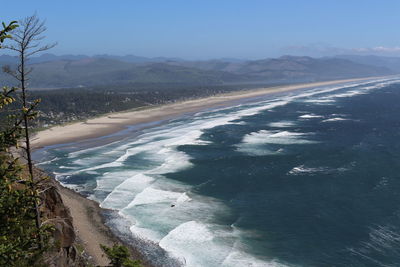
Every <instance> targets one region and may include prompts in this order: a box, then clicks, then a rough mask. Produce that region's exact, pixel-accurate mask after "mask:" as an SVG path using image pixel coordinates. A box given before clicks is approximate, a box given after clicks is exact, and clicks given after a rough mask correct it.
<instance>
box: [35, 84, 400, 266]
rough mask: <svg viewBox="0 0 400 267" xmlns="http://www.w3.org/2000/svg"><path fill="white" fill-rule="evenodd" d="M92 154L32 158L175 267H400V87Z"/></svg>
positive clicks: (203, 120)
mask: <svg viewBox="0 0 400 267" xmlns="http://www.w3.org/2000/svg"><path fill="white" fill-rule="evenodd" d="M100 141H101V140H99V141H98V142H97V141H96V142H94V143H93V142H92V143H91V144H90V145H87V144H86V145H85V142H81V143H78V144H67V145H63V146H55V147H49V148H45V149H42V150H39V151H37V152H36V153H35V158H36V160H37V161H38V163H39V165H40V166H41V167H42V168H44V169H45V170H47V171H50V172H53V173H54V174H55V176H56V178H57V179H58V180H59V181H60V182H61V183H62V184H63V185H65V186H67V187H70V188H73V189H75V190H77V191H78V192H81V193H82V194H84V195H86V196H88V197H89V198H91V199H94V200H96V201H98V202H99V203H100V206H101V207H104V208H107V209H112V210H115V211H116V212H117V213H118V218H119V220H121V222H123V224H124V225H128V227H129V234H130V235H132V237H133V238H134V239H136V240H141V241H142V242H145V243H148V244H157V245H159V246H160V247H161V248H162V249H163V250H165V251H166V253H167V255H168V257H171V258H173V259H175V263H178V262H179V264H181V265H185V266H207V267H212V266H399V265H400V79H396V78H391V79H380V80H373V81H368V82H360V83H349V84H343V85H335V86H327V87H317V88H310V89H307V90H301V91H295V92H290V93H285V94H275V95H272V96H271V95H270V96H267V97H265V98H258V99H253V101H252V102H248V103H243V104H241V105H236V106H233V107H228V108H222V109H217V110H207V111H203V112H200V113H196V114H192V115H188V116H183V117H181V118H177V119H174V120H171V121H168V122H164V123H162V124H160V125H158V126H154V127H151V128H146V129H144V130H140V131H132V132H131V133H128V134H125V135H123V136H121V137H120V138H119V139H118V138H117V139H115V138H114V139H113V141H112V142H111V141H110V142H104V141H103V142H100ZM113 220H114V222H115V218H114V219H113ZM118 225H119V224H118V223H113V224H111V226H112V227H116V228H118ZM142 249H143V250H146V246H143V247H142ZM144 253H146V251H144ZM165 265H167V264H165ZM169 265H174V264H171V263H169Z"/></svg>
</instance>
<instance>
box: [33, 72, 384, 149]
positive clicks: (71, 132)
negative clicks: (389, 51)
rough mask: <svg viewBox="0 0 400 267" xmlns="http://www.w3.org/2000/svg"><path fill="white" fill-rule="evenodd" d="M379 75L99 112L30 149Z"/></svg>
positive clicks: (53, 131)
mask: <svg viewBox="0 0 400 267" xmlns="http://www.w3.org/2000/svg"><path fill="white" fill-rule="evenodd" d="M379 78H383V77H368V78H356V79H345V80H333V81H324V82H314V83H305V84H295V85H285V86H276V87H267V88H260V89H252V90H243V91H236V92H231V93H224V94H220V95H216V96H210V97H205V98H199V99H194V100H187V101H182V102H177V103H172V104H165V105H160V106H150V107H146V108H142V109H140V110H133V111H124V112H116V113H109V114H105V115H102V116H101V117H98V118H92V119H88V120H86V121H85V122H76V123H71V124H67V125H61V126H54V127H51V128H49V129H46V130H43V131H40V132H38V133H37V134H36V135H35V136H34V137H33V138H32V146H33V148H34V149H39V148H42V147H45V146H51V145H57V144H63V143H71V142H76V141H81V140H84V139H92V138H97V137H102V136H106V135H110V134H113V133H116V132H119V131H121V130H124V129H125V128H126V127H127V126H131V125H135V124H140V123H149V122H154V121H161V120H166V119H170V118H173V117H176V116H179V115H182V114H186V113H190V112H198V111H201V110H204V109H207V108H216V107H221V106H228V105H229V104H230V103H232V102H233V101H238V100H246V99H251V98H255V97H261V96H266V95H270V94H276V93H284V92H290V91H295V90H299V89H306V88H311V87H318V86H329V85H335V84H341V83H347V82H359V81H367V80H371V79H379Z"/></svg>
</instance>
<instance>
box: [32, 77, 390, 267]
mask: <svg viewBox="0 0 400 267" xmlns="http://www.w3.org/2000/svg"><path fill="white" fill-rule="evenodd" d="M379 78H383V77H368V78H359V79H347V80H335V81H327V82H318V83H308V84H298V85H289V86H279V87H270V88H262V89H256V90H248V91H239V92H233V93H228V94H221V95H218V96H213V97H207V98H201V99H196V100H189V101H184V102H178V103H174V104H167V105H162V106H157V107H148V108H145V109H141V110H137V111H128V112H119V113H112V114H106V115H104V116H101V117H99V118H93V119H89V120H87V121H86V122H78V123H72V124H68V125H65V126H56V127H53V128H50V129H47V130H44V131H41V132H38V134H37V135H36V136H35V137H34V139H33V142H32V143H33V147H34V149H35V150H36V149H39V148H41V147H45V146H50V145H57V144H62V143H70V142H75V141H80V140H83V139H91V138H97V137H101V136H105V135H109V134H113V133H116V132H119V131H121V130H124V129H125V128H126V127H127V126H131V125H135V124H140V123H149V122H154V121H161V120H166V119H170V118H173V117H177V116H180V115H183V114H186V113H190V112H198V111H201V110H204V109H207V108H213V107H220V106H228V105H229V104H230V103H232V102H233V101H235V100H247V99H251V98H254V97H260V96H264V95H269V94H274V93H283V92H290V91H294V90H299V89H306V88H312V87H318V86H328V85H335V84H342V83H347V82H349V83H350V82H358V81H368V80H371V79H379ZM57 184H58V190H59V192H60V194H61V196H62V198H63V201H64V204H65V206H67V207H68V208H69V210H70V212H71V216H72V218H73V220H74V221H73V224H74V228H75V231H76V235H77V237H78V239H79V240H80V243H81V244H82V246H83V247H84V249H85V251H86V252H87V254H88V255H89V256H91V257H92V259H93V262H94V263H95V264H96V265H102V266H105V265H107V264H108V263H109V262H108V260H107V259H106V258H105V257H102V254H103V252H102V251H101V249H100V247H99V245H100V244H104V245H107V246H112V245H113V244H114V243H115V242H122V243H124V242H123V241H122V240H121V239H120V238H118V235H117V234H116V233H115V232H113V231H112V229H110V228H109V227H108V226H106V225H105V217H104V216H105V215H104V211H106V210H105V209H102V208H100V207H99V204H98V203H97V202H95V201H93V200H89V199H87V198H85V197H84V196H82V195H81V194H79V193H77V192H75V191H74V190H71V189H68V188H65V187H63V186H62V185H61V184H60V183H58V182H57ZM125 245H127V246H128V247H129V248H130V250H131V252H132V255H133V256H134V257H135V258H136V259H140V260H141V261H142V262H143V266H149V267H150V266H152V265H151V264H149V263H148V260H147V259H146V256H145V255H142V254H141V253H140V252H139V251H138V250H137V249H136V248H135V247H134V246H132V245H129V244H126V242H125ZM147 256H149V255H147Z"/></svg>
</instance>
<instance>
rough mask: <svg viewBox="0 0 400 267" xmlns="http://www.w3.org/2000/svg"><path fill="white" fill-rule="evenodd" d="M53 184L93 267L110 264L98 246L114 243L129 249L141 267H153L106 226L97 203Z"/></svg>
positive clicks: (101, 209)
mask: <svg viewBox="0 0 400 267" xmlns="http://www.w3.org/2000/svg"><path fill="white" fill-rule="evenodd" d="M53 179H54V178H53ZM54 180H55V179H54ZM55 182H56V185H57V190H58V192H59V193H60V195H61V198H62V200H63V203H64V205H65V206H66V207H68V209H69V211H70V213H71V217H72V218H73V226H74V229H75V233H76V236H77V241H78V244H80V245H81V246H82V247H83V249H84V251H85V253H86V254H87V255H88V256H89V261H90V262H91V263H92V264H94V265H95V266H108V265H109V264H110V261H109V260H108V259H107V257H105V256H103V254H104V253H103V251H102V250H101V248H100V244H102V245H106V246H108V247H110V246H112V245H113V244H115V243H123V244H124V245H126V246H127V247H128V248H129V249H130V251H131V255H132V256H133V257H134V259H139V260H140V261H141V263H142V265H143V267H153V265H151V264H149V263H148V262H147V260H146V259H145V258H144V257H143V255H142V254H141V253H140V252H139V251H137V250H136V249H135V248H133V247H132V246H130V245H129V244H125V242H123V241H122V240H121V239H119V238H118V237H117V235H116V234H114V233H113V232H112V230H111V229H110V228H109V227H108V226H106V224H105V221H104V215H103V212H104V211H105V209H103V208H100V207H99V203H97V202H95V201H94V200H90V199H88V198H86V197H84V196H82V195H81V194H79V193H77V192H75V191H74V190H72V189H69V188H66V187H64V186H62V185H61V184H60V183H59V182H58V181H57V180H55Z"/></svg>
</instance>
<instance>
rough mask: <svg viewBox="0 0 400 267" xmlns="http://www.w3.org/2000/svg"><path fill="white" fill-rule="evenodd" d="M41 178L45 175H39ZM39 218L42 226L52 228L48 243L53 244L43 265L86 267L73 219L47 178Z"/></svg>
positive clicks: (45, 256) (50, 179)
mask: <svg viewBox="0 0 400 267" xmlns="http://www.w3.org/2000/svg"><path fill="white" fill-rule="evenodd" d="M36 171H37V172H40V174H41V176H42V177H43V176H44V175H45V174H43V173H41V171H39V170H36ZM41 198H42V206H41V207H40V210H41V218H42V223H43V224H49V225H51V226H52V227H53V231H52V233H51V237H50V242H51V243H52V244H55V245H54V246H52V248H51V249H50V250H48V251H47V252H46V253H45V254H44V257H43V263H44V264H45V265H46V266H50V267H72V266H74V267H84V266H88V260H87V257H86V256H84V254H83V252H82V251H80V250H79V249H78V248H79V245H78V242H77V237H76V234H75V229H74V226H73V219H72V216H71V213H70V211H69V209H68V208H67V207H66V206H65V204H64V202H63V200H62V198H61V195H60V193H59V190H58V187H57V184H56V181H55V180H53V179H52V178H48V179H46V180H45V182H43V185H42V194H41Z"/></svg>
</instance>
